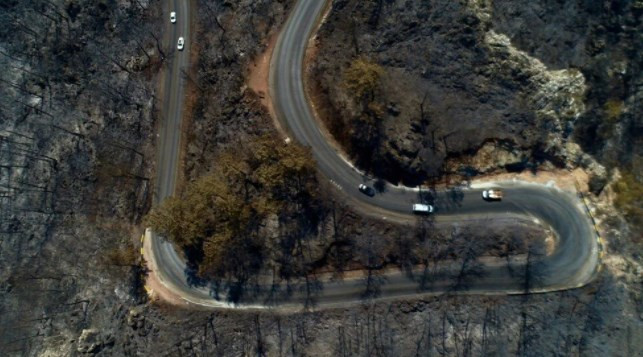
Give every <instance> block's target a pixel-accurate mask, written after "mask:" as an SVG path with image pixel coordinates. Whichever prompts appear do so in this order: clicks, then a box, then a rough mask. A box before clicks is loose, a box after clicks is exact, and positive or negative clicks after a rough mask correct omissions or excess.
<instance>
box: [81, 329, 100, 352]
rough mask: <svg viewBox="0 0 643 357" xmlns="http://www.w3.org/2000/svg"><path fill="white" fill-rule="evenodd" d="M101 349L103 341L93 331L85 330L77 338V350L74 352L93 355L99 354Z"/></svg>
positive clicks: (95, 331) (96, 332)
mask: <svg viewBox="0 0 643 357" xmlns="http://www.w3.org/2000/svg"><path fill="white" fill-rule="evenodd" d="M102 347H103V341H102V337H101V335H100V334H99V333H98V331H97V330H95V329H85V330H83V331H82V332H81V333H80V337H78V348H77V349H76V350H77V351H78V352H80V353H92V354H95V353H97V352H99V351H100V349H101V348H102Z"/></svg>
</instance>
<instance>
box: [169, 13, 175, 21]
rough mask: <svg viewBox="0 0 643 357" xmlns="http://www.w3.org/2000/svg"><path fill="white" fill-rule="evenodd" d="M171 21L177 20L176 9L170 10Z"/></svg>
mask: <svg viewBox="0 0 643 357" xmlns="http://www.w3.org/2000/svg"><path fill="white" fill-rule="evenodd" d="M170 22H171V23H175V22H176V12H174V11H172V12H170Z"/></svg>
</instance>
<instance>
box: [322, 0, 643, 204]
mask: <svg viewBox="0 0 643 357" xmlns="http://www.w3.org/2000/svg"><path fill="white" fill-rule="evenodd" d="M641 11H642V10H641V5H640V3H637V2H629V1H617V2H611V3H610V4H607V3H605V4H602V3H596V4H594V3H592V4H590V3H588V2H583V3H578V4H576V3H574V4H572V3H561V2H558V1H544V2H529V1H510V2H497V1H495V2H494V1H478V2H472V3H466V2H458V1H440V0H436V1H429V2H394V1H335V2H334V3H333V7H332V10H331V12H330V14H329V15H328V18H327V20H326V21H325V22H324V23H323V25H322V26H321V28H320V31H319V33H318V36H317V38H316V42H315V53H316V54H317V55H316V56H315V58H314V59H313V60H312V63H311V67H312V68H311V69H310V78H311V80H310V82H311V83H310V87H311V89H312V93H313V98H315V99H316V101H317V106H316V107H317V108H320V109H319V112H320V115H321V117H322V120H324V121H325V123H326V124H327V128H328V129H329V131H330V132H331V134H332V135H333V136H334V137H335V139H336V140H337V141H338V142H339V144H340V145H341V146H342V147H343V148H344V149H345V150H346V151H347V153H348V155H350V156H351V157H352V158H354V160H355V161H356V162H357V163H358V165H360V166H361V167H363V168H364V169H367V170H369V171H371V172H373V173H374V174H376V175H379V176H383V177H385V178H388V179H389V180H391V181H394V182H399V181H402V182H404V183H407V184H412V185H415V184H418V183H422V182H424V181H426V180H429V181H430V180H436V179H438V180H439V179H441V178H442V177H443V176H444V175H447V174H457V175H460V176H475V175H481V174H486V173H493V172H498V171H505V170H510V171H522V170H527V169H531V170H538V169H552V168H573V167H579V166H580V167H582V168H585V169H586V170H588V172H589V173H590V174H591V175H592V177H593V182H594V190H595V192H599V191H600V189H602V187H603V185H604V184H605V182H606V180H607V176H608V174H607V171H606V170H604V167H606V168H608V169H611V168H613V167H622V168H624V169H625V170H627V171H632V172H639V173H640V172H641V166H640V165H641V163H640V162H641V160H640V158H641V145H640V142H641V135H640V132H641V125H642V124H641V116H640V113H641V92H640V85H641V81H642V78H641V68H640V66H641V51H640V43H639V42H638V36H637V34H639V33H640V30H641ZM360 59H361V60H365V61H367V62H371V63H373V64H374V65H376V66H378V67H379V68H380V74H379V81H378V83H377V85H376V86H375V88H373V91H372V93H371V95H370V96H369V97H368V98H365V97H364V96H356V95H355V93H356V92H355V90H354V88H353V87H351V85H350V83H347V81H350V79H351V78H350V76H349V73H350V72H349V71H348V70H349V68H351V65H352V64H354V63H355V62H356V61H359V60H360ZM373 148H375V150H373ZM595 159H596V160H598V162H599V163H600V164H602V166H603V167H601V166H599V165H597V163H596V162H595ZM638 179H639V182H640V180H641V178H640V177H639V178H638Z"/></svg>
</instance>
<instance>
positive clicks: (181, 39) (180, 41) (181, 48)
mask: <svg viewBox="0 0 643 357" xmlns="http://www.w3.org/2000/svg"><path fill="white" fill-rule="evenodd" d="M184 45H185V40H184V39H183V37H179V41H178V42H177V43H176V48H177V49H178V50H179V51H183V46H184Z"/></svg>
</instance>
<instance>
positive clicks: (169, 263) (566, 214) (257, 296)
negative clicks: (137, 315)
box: [151, 0, 598, 308]
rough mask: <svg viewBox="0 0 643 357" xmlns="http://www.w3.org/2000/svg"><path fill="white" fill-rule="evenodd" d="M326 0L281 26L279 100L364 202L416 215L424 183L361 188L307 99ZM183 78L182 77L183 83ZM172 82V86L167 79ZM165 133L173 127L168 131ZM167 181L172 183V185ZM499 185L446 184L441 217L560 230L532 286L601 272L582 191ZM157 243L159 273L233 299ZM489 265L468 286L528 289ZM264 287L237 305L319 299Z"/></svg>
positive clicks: (220, 302)
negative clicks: (307, 58) (499, 195)
mask: <svg viewBox="0 0 643 357" xmlns="http://www.w3.org/2000/svg"><path fill="white" fill-rule="evenodd" d="M325 5H326V3H325V1H321V0H319V1H318V0H302V1H299V2H298V3H297V4H296V6H295V8H294V9H293V11H292V13H291V15H290V17H289V19H288V21H287V23H286V25H285V27H284V29H283V30H282V32H281V34H280V37H279V40H278V42H277V46H276V48H275V51H274V53H273V58H272V63H271V73H270V80H271V91H272V98H273V102H274V105H275V108H276V110H277V113H278V115H279V117H280V119H281V120H283V121H284V122H285V124H287V127H288V128H289V129H290V132H291V134H292V135H293V136H294V137H295V138H296V139H297V140H299V141H300V142H301V143H302V144H304V145H309V146H311V147H312V151H313V155H314V157H315V159H316V160H317V163H318V165H319V168H320V171H321V172H322V173H323V174H324V175H325V176H326V177H327V178H329V179H330V180H332V181H333V182H334V183H335V184H336V185H337V186H339V187H340V189H341V190H342V191H343V194H345V195H346V197H347V198H348V199H349V200H350V201H351V202H353V203H355V204H356V206H357V207H358V208H359V209H361V210H367V211H368V210H371V211H374V212H375V211H376V212H378V213H380V214H381V213H382V212H384V214H386V215H395V216H405V217H408V216H409V213H410V207H411V204H412V203H415V202H417V199H418V198H417V197H418V194H417V191H416V190H414V189H408V188H403V187H397V186H393V185H387V187H386V189H385V191H384V193H381V194H377V195H376V196H375V197H373V198H369V197H367V196H364V195H362V194H361V193H359V191H358V190H357V185H358V184H359V183H362V182H370V179H369V178H368V177H367V176H365V175H363V174H362V173H360V172H359V171H358V170H356V169H355V168H353V167H352V165H350V163H349V162H348V161H346V160H345V159H343V158H342V157H341V156H340V155H339V154H338V153H337V152H336V151H335V150H334V149H333V147H332V146H331V145H329V143H328V142H327V141H326V140H325V139H324V136H323V135H322V133H321V131H320V129H319V128H318V127H317V122H316V121H315V118H314V116H313V113H312V110H311V108H310V106H309V104H308V102H307V100H306V95H305V91H304V87H303V78H302V75H303V67H302V66H303V58H304V53H305V50H306V46H307V43H308V39H309V37H310V35H311V32H312V31H313V29H314V27H315V25H316V22H317V21H316V20H317V19H318V18H319V17H320V16H321V13H322V11H323V8H324V6H325ZM185 14H187V9H186V10H184V11H183V14H181V13H180V12H178V13H177V15H179V21H183V23H185V21H186V19H187V17H185ZM170 32H171V31H170ZM186 33H187V32H186ZM174 35H175V34H174ZM184 37H186V51H185V52H184V55H183V57H184V58H186V59H185V60H186V61H187V55H186V54H187V51H188V50H189V47H188V46H189V38H188V37H187V35H184ZM170 77H172V78H171V81H172V82H170V84H169V88H175V87H177V86H178V89H176V92H175V91H174V90H171V91H170V93H173V94H175V95H176V97H174V98H175V100H177V101H178V102H181V100H178V99H182V89H183V85H182V83H181V81H182V80H181V79H180V78H181V76H180V73H179V71H178V69H177V66H176V64H175V65H174V66H173V68H172V73H171V76H170ZM177 81H178V82H179V84H178V85H177V84H175V83H176V82H177ZM166 88H168V83H167V82H166ZM177 98H178V99H177ZM170 103H171V101H170ZM176 105H177V106H179V105H180V104H176ZM171 106H172V105H171V104H170V107H171ZM175 110H176V109H175ZM167 112H168V113H175V115H176V116H175V119H176V120H177V122H178V118H180V115H179V113H180V111H172V108H168V111H167ZM164 134H165V135H167V133H164ZM170 134H171V133H170ZM165 135H164V137H165ZM178 135H179V134H178V133H177V146H176V147H173V148H172V150H174V152H175V154H171V153H169V152H167V153H166V150H165V149H164V148H161V154H162V156H161V158H167V157H169V156H171V155H175V156H176V155H178ZM164 142H165V143H167V142H168V141H164ZM166 146H167V144H166ZM168 150H169V149H168ZM168 155H169V156H168ZM168 161H171V160H168ZM172 162H173V163H174V166H173V167H168V166H165V167H164V170H165V171H161V170H159V184H160V185H159V187H161V189H160V190H159V191H158V197H159V198H164V197H167V196H168V195H170V194H171V193H172V191H173V186H174V177H175V176H176V158H175V159H174V161H172ZM168 180H171V182H168ZM166 185H167V189H165V188H164V187H166ZM494 186H495V187H501V188H502V189H503V190H504V191H505V199H504V200H503V201H501V202H493V203H491V202H485V201H483V200H482V199H481V188H482V187H478V188H476V189H465V190H463V191H462V194H463V195H462V196H461V198H460V199H459V200H458V202H455V201H454V200H453V199H451V198H450V197H451V196H450V195H449V194H448V193H446V192H442V193H438V195H437V197H435V201H434V202H433V203H434V205H435V207H436V215H435V218H436V221H437V222H463V221H467V220H471V219H486V220H491V219H494V218H507V217H516V216H519V217H521V218H523V219H531V220H537V221H538V222H540V223H542V224H543V225H544V226H548V227H550V228H551V229H552V230H553V231H554V232H555V233H556V234H557V236H558V240H559V244H558V246H557V249H556V251H555V252H553V253H552V254H551V255H549V256H547V257H545V258H544V259H543V260H542V266H543V267H544V268H543V276H542V277H541V279H540V281H539V284H538V287H536V288H532V289H531V291H532V292H538V291H553V290H562V289H568V288H574V287H578V286H582V285H584V284H586V283H588V282H589V281H590V280H591V279H592V278H593V276H594V273H595V272H596V269H597V266H598V242H597V237H596V235H595V233H594V231H593V227H592V225H591V223H590V221H589V219H588V217H587V216H586V214H585V212H584V208H583V206H582V203H581V202H580V201H579V200H578V199H577V198H576V197H575V196H573V195H571V194H569V193H567V192H563V191H560V190H557V189H555V188H552V187H547V186H543V185H536V184H529V183H520V182H504V183H497V184H495V185H494ZM151 243H152V251H153V257H152V259H154V260H155V262H156V263H157V264H156V265H157V267H158V271H157V273H158V275H159V278H160V279H161V281H162V282H163V283H164V284H165V285H166V286H167V287H169V288H170V289H172V290H173V291H174V292H176V293H177V294H178V295H180V296H181V297H183V298H184V299H185V300H187V301H189V302H192V303H195V304H200V305H205V306H212V307H232V306H233V305H230V304H227V303H226V302H225V298H224V297H221V296H219V299H216V298H214V297H212V295H211V293H210V291H209V289H207V288H205V287H195V286H193V285H191V284H189V283H188V281H187V279H186V276H185V273H184V271H185V263H184V262H183V261H182V260H181V259H180V258H179V257H178V255H177V254H176V252H175V251H174V250H173V249H172V247H171V245H170V244H168V243H166V242H164V241H163V240H161V239H158V238H153V239H152V241H151ZM483 267H484V276H483V277H481V278H477V279H476V280H474V281H471V282H470V283H469V284H468V289H467V290H466V291H462V293H470V294H487V293H488V294H512V293H523V292H524V291H525V290H524V289H525V288H524V281H523V280H522V279H518V278H516V277H512V276H511V274H510V273H509V270H508V269H507V266H506V263H505V262H500V261H486V262H485V263H484V265H483ZM516 269H517V270H519V269H520V268H516ZM452 283H453V281H452V280H451V279H449V278H439V279H437V280H434V281H432V283H431V284H429V285H425V286H423V287H422V288H420V283H419V282H418V278H417V277H416V278H409V277H407V276H406V275H405V274H404V273H402V272H399V271H390V272H387V273H386V274H385V278H384V282H383V284H382V285H381V286H380V287H379V297H381V298H396V297H404V296H412V295H417V294H418V293H424V294H431V293H441V292H444V291H446V290H448V289H449V288H450V287H451V286H452ZM257 289H258V290H256V291H255V292H254V294H248V297H246V298H245V299H244V300H243V301H241V303H240V304H239V305H234V306H237V307H241V308H243V307H245V308H268V307H274V306H275V305H276V306H278V307H297V306H299V307H301V306H302V305H301V304H302V303H303V302H305V301H308V302H310V301H311V299H310V298H309V295H308V294H306V287H305V286H301V285H298V286H294V287H293V289H291V290H289V291H288V292H286V291H285V290H287V289H286V288H285V287H284V286H277V287H274V286H268V285H266V286H261V287H259V288H257ZM364 291H365V286H364V279H363V278H356V279H344V280H343V281H325V282H324V283H323V288H322V289H321V290H319V291H316V292H315V293H314V297H313V299H312V301H313V302H314V304H315V305H316V306H338V305H344V304H347V303H352V302H358V301H360V300H361V298H362V296H363V293H364ZM250 295H251V296H250Z"/></svg>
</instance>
